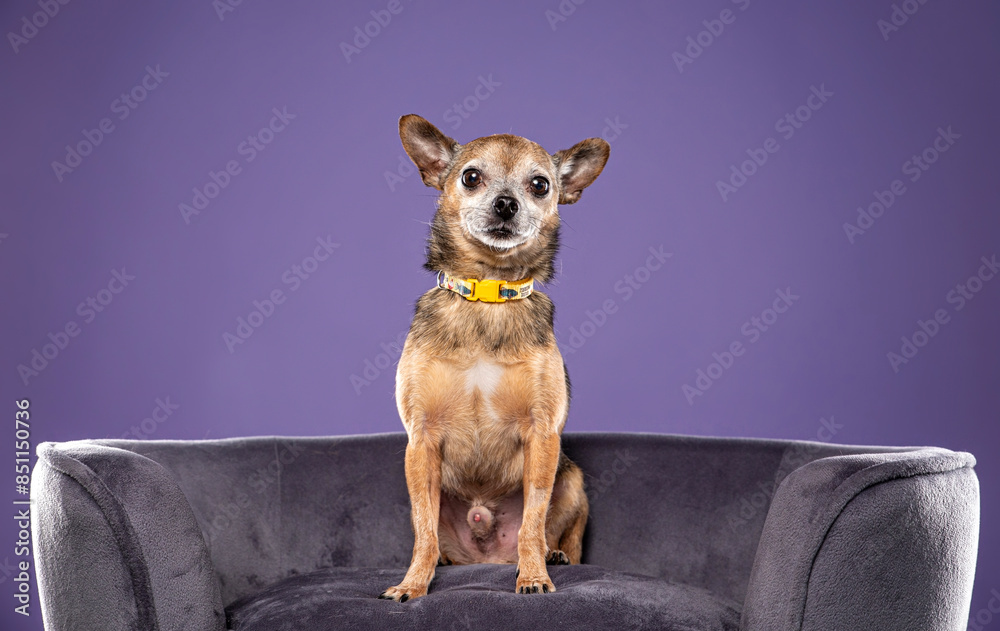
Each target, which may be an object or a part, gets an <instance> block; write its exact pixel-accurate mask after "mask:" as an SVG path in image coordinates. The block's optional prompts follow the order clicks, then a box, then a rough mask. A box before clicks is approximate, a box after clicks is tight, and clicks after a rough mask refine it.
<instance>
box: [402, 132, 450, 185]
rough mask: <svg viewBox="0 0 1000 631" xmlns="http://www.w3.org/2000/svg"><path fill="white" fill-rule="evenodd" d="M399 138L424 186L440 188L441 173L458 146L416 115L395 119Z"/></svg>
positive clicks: (442, 183) (442, 174) (442, 178)
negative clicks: (397, 123)
mask: <svg viewBox="0 0 1000 631" xmlns="http://www.w3.org/2000/svg"><path fill="white" fill-rule="evenodd" d="M399 139H400V140H402V141H403V149H405V150H406V155H408V156H410V160H413V163H414V164H415V165H417V168H418V169H420V177H421V178H422V179H423V180H424V184H426V185H427V186H433V187H434V188H436V189H438V190H441V189H443V188H444V177H443V176H444V172H445V169H447V168H448V165H449V164H451V160H452V158H454V157H455V153H456V152H457V151H458V148H459V147H460V145H459V144H458V143H457V142H455V141H454V140H452V139H451V138H449V137H448V136H445V135H444V134H442V133H441V131H440V130H438V128H437V127H435V126H434V125H431V124H430V123H429V122H427V120H426V119H424V118H421V117H420V116H417V115H416V114H407V115H406V116H403V117H402V118H400V119H399Z"/></svg>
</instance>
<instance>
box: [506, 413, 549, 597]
mask: <svg viewBox="0 0 1000 631" xmlns="http://www.w3.org/2000/svg"><path fill="white" fill-rule="evenodd" d="M558 465H559V433H558V432H555V431H552V430H550V429H548V428H542V427H537V426H536V427H533V428H532V429H531V430H530V433H529V434H528V436H526V437H525V441H524V516H523V519H522V521H521V529H520V530H519V531H518V533H517V574H516V576H517V583H516V585H515V591H517V592H518V593H520V594H537V593H540V592H541V593H547V592H554V591H556V588H555V585H553V584H552V581H551V580H550V579H549V572H548V570H547V569H546V567H545V558H546V556H547V555H548V549H547V545H546V543H545V518H546V515H547V513H548V510H549V501H550V499H551V498H552V486H553V485H554V484H555V480H556V469H557V467H558Z"/></svg>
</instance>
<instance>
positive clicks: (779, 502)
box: [740, 449, 979, 631]
mask: <svg viewBox="0 0 1000 631" xmlns="http://www.w3.org/2000/svg"><path fill="white" fill-rule="evenodd" d="M974 465H975V459H974V458H973V456H972V455H971V454H968V453H961V452H952V451H948V450H945V449H918V450H913V451H905V452H896V453H874V454H862V455H850V456H835V457H830V458H822V459H820V460H816V461H813V462H811V463H809V464H807V465H805V466H803V467H801V468H799V469H797V470H796V471H794V472H792V474H790V475H789V476H788V477H787V478H786V479H785V480H784V481H783V482H782V483H781V485H780V486H779V488H778V491H777V492H776V493H775V496H774V501H773V502H772V504H771V507H770V509H769V511H768V515H767V519H766V521H765V523H764V530H763V532H762V534H761V539H760V543H759V546H758V548H757V554H756V557H755V559H754V565H753V570H752V572H751V576H750V584H749V586H748V590H747V597H746V602H745V604H744V608H743V617H742V621H741V625H740V628H741V629H743V630H744V631H791V630H792V629H794V630H795V631H806V630H809V631H812V630H816V631H819V630H823V631H839V630H845V631H847V630H859V629H879V630H880V631H895V630H899V631H904V630H905V631H911V630H912V629H921V630H922V631H945V630H948V631H951V630H954V631H959V630H964V629H965V627H966V623H967V622H968V615H969V605H970V600H971V598H972V582H973V578H974V574H975V565H976V552H977V547H978V536H979V483H978V480H977V478H976V475H975V473H974V472H973V470H972V467H973V466H974Z"/></svg>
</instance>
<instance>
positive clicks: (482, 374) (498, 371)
mask: <svg viewBox="0 0 1000 631" xmlns="http://www.w3.org/2000/svg"><path fill="white" fill-rule="evenodd" d="M502 376H503V368H502V367H501V366H500V365H499V364H496V363H494V362H491V361H486V360H483V359H480V360H478V361H477V362H476V363H475V364H473V365H472V367H471V368H469V369H468V370H466V371H465V391H466V392H468V393H469V394H472V392H473V391H474V390H479V394H480V395H482V396H483V397H486V398H488V397H489V396H490V395H492V394H493V391H494V390H495V389H496V387H497V384H498V383H500V377H502Z"/></svg>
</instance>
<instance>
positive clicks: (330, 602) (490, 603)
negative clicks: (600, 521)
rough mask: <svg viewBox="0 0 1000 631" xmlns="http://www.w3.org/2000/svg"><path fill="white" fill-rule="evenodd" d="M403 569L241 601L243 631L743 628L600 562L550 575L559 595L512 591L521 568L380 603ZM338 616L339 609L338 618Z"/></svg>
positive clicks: (456, 577) (691, 591) (237, 625)
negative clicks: (405, 599) (409, 598)
mask: <svg viewBox="0 0 1000 631" xmlns="http://www.w3.org/2000/svg"><path fill="white" fill-rule="evenodd" d="M403 574H405V569H403V568H400V569H396V570H380V569H372V568H333V569H327V570H320V571H318V572H313V573H310V574H305V575H301V576H293V577H291V578H288V579H285V580H284V581H279V582H278V583H277V584H276V585H273V586H271V587H268V588H266V589H264V590H263V591H262V592H261V593H260V594H255V595H253V596H249V597H247V598H246V599H243V600H241V601H239V602H236V603H233V604H232V605H231V606H230V607H229V608H228V611H229V623H230V625H231V628H232V629H234V630H235V631H304V630H308V631H334V630H335V629H351V630H352V631H354V630H357V631H367V630H369V629H370V630H372V631H383V630H384V631H390V630H392V629H401V630H402V629H435V630H438V629H445V630H451V629H454V630H455V631H486V630H491V629H546V630H547V629H552V628H566V629H615V630H618V629H635V630H638V629H648V630H650V631H654V630H655V631H689V630H693V629H697V630H698V631H702V630H704V631H738V629H739V625H740V610H739V604H738V603H735V602H731V601H725V600H723V599H720V598H718V597H717V596H714V595H713V594H711V593H709V592H708V591H706V590H703V589H698V588H696V587H690V586H688V585H679V584H676V583H666V582H664V581H662V580H660V579H656V578H651V577H649V576H639V575H637V574H626V573H623V572H614V571H611V570H606V569H604V568H600V567H597V566H594V565H568V566H567V565H562V566H554V567H550V568H549V575H550V576H551V577H552V580H553V581H554V582H556V583H557V584H558V587H557V588H556V593H554V594H547V595H546V597H545V598H531V596H527V595H525V594H515V593H514V588H513V585H514V566H513V565H464V566H460V565H455V566H448V567H439V568H438V569H437V573H436V574H435V578H434V593H435V597H434V598H430V597H425V598H418V599H417V600H415V601H413V602H407V603H402V604H401V603H397V602H387V601H379V600H378V599H376V598H372V594H377V593H379V592H381V591H382V590H383V589H385V587H386V586H387V585H395V584H397V583H399V581H400V580H402V578H403ZM331 612H337V613H336V614H335V615H331Z"/></svg>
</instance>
